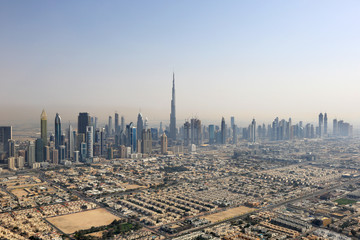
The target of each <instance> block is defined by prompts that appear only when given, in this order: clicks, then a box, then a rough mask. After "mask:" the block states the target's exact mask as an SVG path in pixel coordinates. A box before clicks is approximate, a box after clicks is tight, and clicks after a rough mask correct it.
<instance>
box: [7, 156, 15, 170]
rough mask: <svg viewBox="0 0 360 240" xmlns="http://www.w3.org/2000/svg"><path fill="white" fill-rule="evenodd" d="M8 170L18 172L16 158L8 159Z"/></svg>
mask: <svg viewBox="0 0 360 240" xmlns="http://www.w3.org/2000/svg"><path fill="white" fill-rule="evenodd" d="M8 169H10V170H16V168H15V157H9V158H8Z"/></svg>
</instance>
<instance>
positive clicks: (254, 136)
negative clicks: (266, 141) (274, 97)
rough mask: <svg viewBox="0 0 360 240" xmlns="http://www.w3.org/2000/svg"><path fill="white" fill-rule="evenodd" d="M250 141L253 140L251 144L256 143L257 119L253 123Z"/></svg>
mask: <svg viewBox="0 0 360 240" xmlns="http://www.w3.org/2000/svg"><path fill="white" fill-rule="evenodd" d="M250 139H251V142H253V143H254V142H255V141H256V121H255V118H254V119H253V120H252V122H251V130H250Z"/></svg>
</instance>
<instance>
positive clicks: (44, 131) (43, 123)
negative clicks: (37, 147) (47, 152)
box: [40, 109, 47, 146]
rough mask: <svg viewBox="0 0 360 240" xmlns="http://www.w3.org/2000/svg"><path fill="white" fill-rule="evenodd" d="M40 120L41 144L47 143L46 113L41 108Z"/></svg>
mask: <svg viewBox="0 0 360 240" xmlns="http://www.w3.org/2000/svg"><path fill="white" fill-rule="evenodd" d="M40 119H41V122H40V127H41V139H42V141H43V146H46V145H47V115H46V112H45V109H43V111H42V113H41V116H40Z"/></svg>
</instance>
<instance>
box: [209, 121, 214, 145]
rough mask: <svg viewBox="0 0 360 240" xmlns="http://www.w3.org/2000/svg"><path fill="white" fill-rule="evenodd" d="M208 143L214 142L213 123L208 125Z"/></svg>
mask: <svg viewBox="0 0 360 240" xmlns="http://www.w3.org/2000/svg"><path fill="white" fill-rule="evenodd" d="M209 143H210V144H214V143H215V126H214V125H213V124H211V125H209Z"/></svg>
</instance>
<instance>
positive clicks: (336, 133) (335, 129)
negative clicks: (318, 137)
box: [333, 119, 338, 136]
mask: <svg viewBox="0 0 360 240" xmlns="http://www.w3.org/2000/svg"><path fill="white" fill-rule="evenodd" d="M333 135H334V136H337V135H338V121H337V119H334V120H333Z"/></svg>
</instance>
